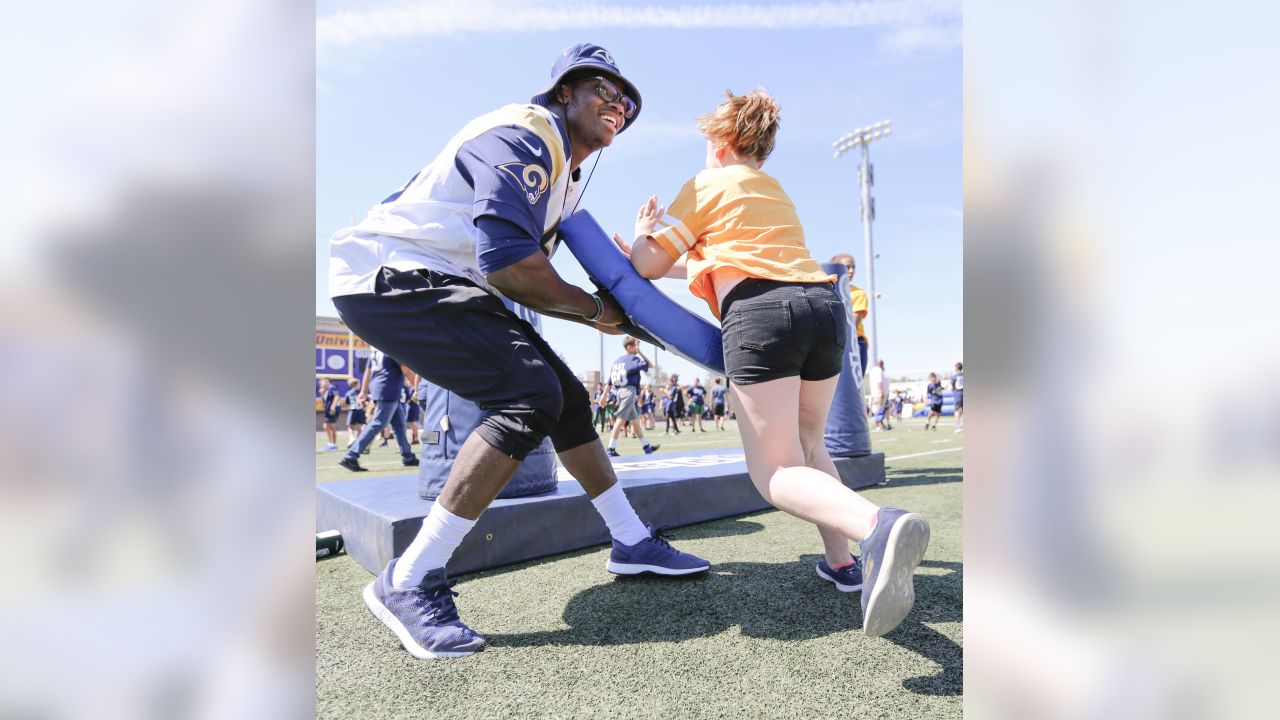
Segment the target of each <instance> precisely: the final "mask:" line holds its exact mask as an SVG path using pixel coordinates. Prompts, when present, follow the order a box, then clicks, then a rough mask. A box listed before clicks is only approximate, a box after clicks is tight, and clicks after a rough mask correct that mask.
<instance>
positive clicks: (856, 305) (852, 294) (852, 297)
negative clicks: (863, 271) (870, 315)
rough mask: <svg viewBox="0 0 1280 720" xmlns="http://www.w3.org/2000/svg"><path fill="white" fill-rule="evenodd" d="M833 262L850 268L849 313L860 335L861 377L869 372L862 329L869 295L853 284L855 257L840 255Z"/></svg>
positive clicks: (855, 267) (859, 358) (865, 335)
mask: <svg viewBox="0 0 1280 720" xmlns="http://www.w3.org/2000/svg"><path fill="white" fill-rule="evenodd" d="M831 262H833V263H839V264H841V265H843V266H845V267H847V268H849V276H848V278H846V280H845V282H847V283H848V285H849V312H850V313H852V314H853V320H854V325H855V326H856V328H857V334H858V360H859V361H860V362H861V363H862V367H861V369H860V370H859V371H858V373H859V375H862V374H865V373H866V372H867V334H866V332H865V331H864V330H863V329H862V321H863V320H865V319H866V318H867V308H868V307H870V305H869V304H868V303H867V293H866V292H864V291H863V290H862V288H860V287H858V286H857V285H854V284H853V271H854V270H855V269H857V263H855V262H854V261H853V256H852V255H850V254H849V253H840V254H839V255H836V256H835V257H833V258H831Z"/></svg>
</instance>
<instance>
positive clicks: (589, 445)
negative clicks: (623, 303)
mask: <svg viewBox="0 0 1280 720" xmlns="http://www.w3.org/2000/svg"><path fill="white" fill-rule="evenodd" d="M639 114H640V93H639V92H638V91H637V90H636V88H635V86H634V85H632V84H631V82H630V81H628V80H627V79H626V78H625V77H624V76H623V74H622V72H621V70H619V69H618V65H617V63H616V62H615V61H614V59H613V57H612V56H611V55H610V54H609V52H608V51H607V50H605V49H604V48H602V47H600V46H598V45H592V44H589V43H583V44H579V45H574V46H572V47H570V48H568V49H567V50H565V51H564V52H563V53H562V54H561V55H560V57H559V58H557V59H556V61H555V64H554V65H553V67H552V70H551V84H550V85H549V86H548V87H547V88H546V89H545V90H544V91H542V92H540V93H538V94H537V95H535V96H534V97H533V98H532V99H531V102H530V103H529V104H518V105H507V106H505V107H502V108H500V109H498V110H495V111H494V112H491V113H488V114H485V115H482V116H480V117H478V118H476V119H475V120H473V121H471V122H470V123H468V124H467V125H466V127H464V128H463V129H462V130H461V131H459V132H458V134H456V135H455V136H454V137H453V138H452V139H451V140H450V141H449V142H448V144H447V145H445V148H444V150H443V151H442V152H441V153H440V154H439V155H437V156H436V158H435V159H434V160H432V161H431V163H430V164H428V165H427V166H426V167H424V168H423V169H422V170H420V171H419V172H418V173H417V174H415V175H414V176H413V177H412V178H410V179H409V181H408V182H407V183H405V185H404V186H403V187H401V188H399V189H398V190H396V191H395V192H393V193H392V194H391V195H390V196H388V197H387V199H386V200H384V201H382V203H380V204H378V205H377V206H375V207H374V208H373V209H372V210H371V211H370V212H369V214H368V215H367V216H366V217H365V219H364V220H363V221H362V222H360V223H359V224H358V225H356V226H354V227H349V228H344V229H342V230H339V231H338V232H337V233H335V234H334V236H333V238H332V239H331V240H330V244H329V248H330V261H329V294H330V296H331V297H332V298H333V304H334V306H335V307H336V308H337V310H338V314H339V315H341V316H342V319H343V321H345V322H346V324H347V326H348V327H350V328H351V330H352V331H353V332H354V333H355V334H356V335H359V336H360V337H361V338H362V339H364V340H365V341H366V342H368V343H370V344H371V345H374V346H376V347H378V348H380V349H382V350H383V351H385V352H387V353H388V354H390V355H392V356H394V357H396V358H398V359H399V360H400V361H401V362H402V363H403V364H404V365H406V366H407V367H408V368H409V369H411V370H413V371H414V372H415V373H418V374H420V375H422V376H423V377H424V378H425V379H426V380H427V381H428V382H430V383H433V384H436V385H439V386H441V387H443V388H446V389H448V390H450V391H452V392H454V393H455V394H457V395H460V396H462V397H464V398H466V399H468V400H471V401H472V402H474V403H475V404H476V405H478V406H479V407H480V408H481V409H482V410H483V411H484V412H485V417H484V419H483V421H482V422H481V423H480V425H479V426H478V427H477V428H476V430H475V432H473V433H472V434H471V436H470V437H469V438H467V440H466V441H465V442H464V443H463V445H462V448H461V449H460V450H459V451H458V455H457V458H456V459H455V460H454V464H453V468H452V470H451V472H450V475H449V479H448V481H447V482H446V484H445V488H444V492H443V493H442V494H441V495H440V498H439V499H438V500H437V501H436V502H435V504H434V506H433V507H432V508H431V511H430V514H428V516H427V517H426V518H425V519H424V520H423V523H422V529H421V531H420V532H419V533H418V535H417V537H416V538H415V539H414V541H413V542H412V543H411V544H410V545H409V547H408V549H407V550H406V551H405V552H404V554H403V555H402V556H401V557H399V558H397V559H395V560H392V561H391V563H389V564H388V566H387V567H386V569H385V570H383V572H382V573H381V574H379V575H378V577H377V578H375V579H374V581H373V582H372V583H370V584H369V586H368V587H367V588H365V591H364V600H365V604H366V605H367V606H368V607H369V609H370V610H371V611H372V612H373V613H374V615H376V616H377V617H378V619H380V620H381V621H382V622H383V623H385V624H386V625H387V626H388V627H389V628H391V630H392V632H394V633H395V634H396V636H397V637H398V638H399V640H400V642H401V643H402V644H403V645H404V647H405V648H406V649H407V650H408V651H409V652H410V654H412V655H414V656H415V657H420V658H438V657H460V656H464V655H470V654H472V653H474V652H477V651H479V650H482V649H484V645H485V640H484V638H483V637H481V636H480V635H479V634H477V633H476V632H475V631H473V630H472V629H471V628H469V627H467V626H466V625H464V624H463V623H462V622H461V621H460V620H459V617H458V610H457V607H456V606H455V605H454V601H453V597H454V595H455V594H456V593H454V592H453V591H452V589H451V588H452V587H453V583H452V582H450V581H449V580H448V578H447V576H446V574H445V565H446V563H447V561H448V560H449V557H450V556H451V555H452V554H453V552H454V550H455V549H456V548H457V547H458V545H460V544H461V542H462V539H463V538H464V537H465V536H466V534H467V532H468V531H469V530H471V528H472V527H473V526H474V525H475V523H476V520H477V518H479V517H480V514H481V513H482V512H484V510H485V508H486V507H488V506H489V503H491V502H492V501H493V499H494V497H496V496H497V494H498V492H499V491H500V490H501V489H502V488H503V486H504V485H505V484H506V483H507V481H508V480H509V479H510V478H511V476H512V474H513V473H514V472H515V470H516V468H517V466H518V465H519V464H520V462H521V461H523V460H524V458H525V456H526V455H528V454H529V453H530V452H531V451H532V450H533V449H534V448H535V447H537V446H538V445H539V444H540V443H541V442H542V440H543V438H545V437H548V436H550V438H551V441H552V444H553V445H554V447H555V449H556V452H557V453H558V454H559V456H560V460H561V462H562V463H563V464H564V466H565V467H566V468H567V469H568V470H569V472H570V473H571V474H572V475H573V476H574V477H575V478H577V479H578V480H579V482H581V483H582V486H583V488H584V489H585V490H586V491H587V495H588V496H589V497H590V498H591V502H592V504H593V505H594V506H595V508H596V509H597V511H599V513H600V515H601V516H602V517H603V519H604V521H605V524H606V525H607V526H608V528H609V532H610V534H611V535H612V536H613V550H612V552H611V554H610V557H609V561H608V563H607V568H608V569H609V571H611V572H614V573H617V574H627V575H630V574H638V573H642V572H652V573H658V574H664V575H687V574H693V573H699V572H703V571H705V570H707V568H708V567H709V564H708V563H707V562H706V561H705V560H702V559H700V558H697V557H694V556H692V555H689V554H686V553H682V552H679V551H677V550H675V549H674V548H672V547H671V546H670V545H669V544H668V543H667V542H666V541H665V540H664V539H663V538H662V537H661V536H659V535H658V534H657V533H656V532H655V531H654V530H653V529H652V527H650V526H646V525H645V524H643V523H642V522H641V521H640V519H639V518H638V517H637V515H636V512H635V510H634V509H633V508H632V507H631V504H630V502H629V501H628V500H627V496H626V495H625V494H623V492H622V486H621V485H619V484H618V482H617V477H616V475H615V474H614V472H613V468H612V466H611V465H610V464H609V459H608V457H607V456H606V455H605V451H604V447H603V446H602V444H601V443H600V438H599V436H598V435H597V434H596V431H595V427H594V426H593V424H592V417H591V408H590V399H589V398H588V397H587V393H586V390H585V389H584V388H583V387H582V383H581V382H579V381H578V379H577V378H576V377H575V376H574V374H573V372H572V371H571V370H570V369H569V368H568V366H566V365H565V364H564V362H563V361H561V360H560V358H559V357H558V356H557V355H556V353H555V352H553V351H552V349H551V348H550V347H549V346H548V345H547V343H546V341H545V340H544V339H543V338H542V337H541V336H540V335H539V334H538V332H537V331H536V330H535V329H534V328H533V326H532V325H530V324H529V323H528V322H526V321H524V320H522V319H520V318H519V317H518V316H516V315H515V314H514V313H512V312H511V311H509V310H508V309H507V307H506V305H505V304H504V303H503V301H502V300H501V299H500V298H499V294H501V295H503V296H506V297H507V298H510V299H511V300H513V301H515V302H517V303H520V304H521V305H524V306H525V307H528V308H531V309H533V310H535V311H537V312H539V313H542V314H544V315H551V316H554V317H559V318H564V319H568V320H573V321H575V322H580V323H583V324H585V325H590V326H592V327H595V328H597V329H600V330H602V331H604V332H608V333H611V334H620V330H619V328H618V325H620V324H621V323H623V322H624V320H625V317H624V315H623V313H622V309H621V308H620V307H619V306H618V305H617V303H616V302H614V301H613V299H612V298H610V297H608V296H601V295H599V294H592V293H588V292H587V291H585V290H582V289H580V288H578V287H576V286H573V285H570V284H568V283H566V282H565V281H564V280H563V279H562V278H561V277H560V275H559V274H558V273H556V271H555V269H554V268H553V267H552V265H551V263H550V261H549V258H550V255H551V253H552V252H554V250H555V247H556V245H557V236H556V231H557V227H558V225H559V223H560V220H561V219H562V218H563V217H565V216H567V215H569V214H570V213H572V212H573V210H574V209H575V207H576V205H577V201H578V198H579V197H580V195H581V193H582V182H581V172H580V166H581V164H582V162H583V161H584V160H586V159H587V158H588V157H589V156H590V155H591V154H592V153H594V152H596V151H598V150H600V149H602V148H604V147H607V146H608V145H610V144H611V143H612V142H613V140H614V138H615V137H616V136H617V135H618V134H619V133H621V132H623V131H624V130H626V129H627V128H628V127H630V126H631V123H633V122H635V120H636V118H637V117H639ZM344 467H349V468H350V466H349V465H344ZM351 469H354V468H351Z"/></svg>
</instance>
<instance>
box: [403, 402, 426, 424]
mask: <svg viewBox="0 0 1280 720" xmlns="http://www.w3.org/2000/svg"><path fill="white" fill-rule="evenodd" d="M404 421H405V422H407V423H411V422H421V421H422V408H420V407H418V403H416V402H411V403H409V412H408V414H407V415H406V416H405V419H404Z"/></svg>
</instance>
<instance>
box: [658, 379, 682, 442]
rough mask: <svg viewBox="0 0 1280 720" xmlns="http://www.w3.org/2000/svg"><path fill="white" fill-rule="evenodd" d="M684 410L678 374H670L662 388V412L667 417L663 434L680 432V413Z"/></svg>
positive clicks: (677, 433)
mask: <svg viewBox="0 0 1280 720" xmlns="http://www.w3.org/2000/svg"><path fill="white" fill-rule="evenodd" d="M683 410H684V394H683V393H682V392H681V391H680V376H679V375H674V374H673V375H672V376H671V377H670V378H668V379H667V386H666V387H665V388H663V389H662V412H663V415H665V416H666V418H667V427H666V429H665V430H663V431H662V434H663V435H679V434H680V413H681V412H682V411H683Z"/></svg>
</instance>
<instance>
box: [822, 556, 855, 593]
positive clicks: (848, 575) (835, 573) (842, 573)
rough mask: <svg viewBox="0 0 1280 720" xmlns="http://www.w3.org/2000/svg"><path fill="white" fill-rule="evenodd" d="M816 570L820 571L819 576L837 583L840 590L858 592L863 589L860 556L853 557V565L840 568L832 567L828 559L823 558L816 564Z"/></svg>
mask: <svg viewBox="0 0 1280 720" xmlns="http://www.w3.org/2000/svg"><path fill="white" fill-rule="evenodd" d="M814 570H817V571H818V577H820V578H822V579H823V580H826V581H827V582H831V583H835V586H836V589H837V590H839V591H840V592H858V591H859V590H861V589H862V568H860V567H858V558H853V564H852V565H845V566H844V567H842V568H840V569H839V570H834V569H832V567H831V565H829V564H827V559H826V558H822V559H821V560H819V561H818V564H817V565H816V566H814Z"/></svg>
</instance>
